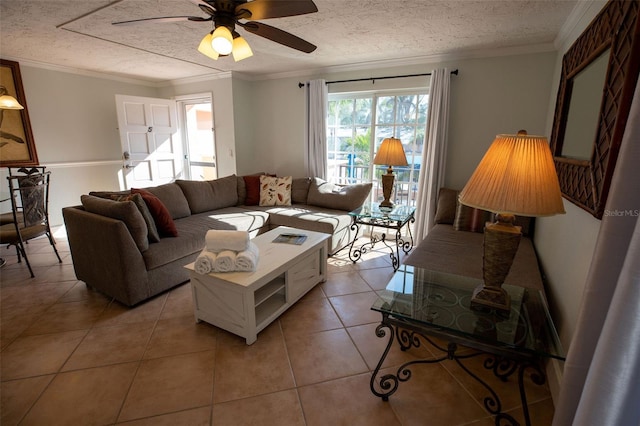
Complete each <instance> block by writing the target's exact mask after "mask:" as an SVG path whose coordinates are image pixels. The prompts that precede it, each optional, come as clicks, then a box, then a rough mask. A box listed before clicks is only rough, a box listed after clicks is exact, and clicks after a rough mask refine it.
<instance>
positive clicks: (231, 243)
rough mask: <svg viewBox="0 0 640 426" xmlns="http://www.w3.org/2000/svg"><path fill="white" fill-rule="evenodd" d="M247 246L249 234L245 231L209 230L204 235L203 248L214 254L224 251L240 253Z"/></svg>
mask: <svg viewBox="0 0 640 426" xmlns="http://www.w3.org/2000/svg"><path fill="white" fill-rule="evenodd" d="M248 245H249V233H248V232H247V231H225V230H217V229H210V230H208V231H207V234H206V235H205V247H206V248H207V250H209V251H212V252H215V253H219V252H221V251H224V250H233V251H242V250H246V249H247V246H248Z"/></svg>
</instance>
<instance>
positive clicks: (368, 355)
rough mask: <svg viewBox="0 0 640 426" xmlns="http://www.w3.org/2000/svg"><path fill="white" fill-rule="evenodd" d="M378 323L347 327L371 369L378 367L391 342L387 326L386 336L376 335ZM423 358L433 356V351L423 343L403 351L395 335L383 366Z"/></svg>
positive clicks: (385, 329) (384, 329) (397, 364)
mask: <svg viewBox="0 0 640 426" xmlns="http://www.w3.org/2000/svg"><path fill="white" fill-rule="evenodd" d="M378 325H379V323H372V324H364V325H359V326H356V327H349V328H347V332H348V333H349V335H350V336H351V339H352V340H353V341H354V342H355V344H356V347H357V348H358V351H359V352H360V354H361V355H362V357H363V358H364V360H365V361H366V363H367V365H368V366H369V369H370V370H373V369H375V368H376V366H377V365H378V362H379V361H380V358H381V357H382V354H383V352H384V350H385V348H386V347H387V343H388V342H389V336H390V334H389V329H388V328H386V327H383V328H382V330H383V331H384V332H385V333H386V334H385V336H384V337H377V336H376V328H377V327H378ZM423 358H424V359H432V358H433V356H432V354H431V352H430V351H429V350H427V349H426V348H425V346H424V345H421V346H420V347H419V348H411V349H409V350H407V351H402V350H400V345H399V344H398V343H397V340H396V338H395V337H394V339H393V344H392V345H391V347H390V349H389V353H388V354H387V356H386V358H385V360H384V363H383V365H382V366H383V368H384V367H389V366H399V365H401V364H403V363H405V362H408V361H413V360H415V359H423Z"/></svg>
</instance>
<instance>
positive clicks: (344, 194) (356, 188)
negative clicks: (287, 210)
mask: <svg viewBox="0 0 640 426" xmlns="http://www.w3.org/2000/svg"><path fill="white" fill-rule="evenodd" d="M371 187H372V184H371V183H358V184H354V185H347V186H340V185H335V184H333V183H329V182H327V181H325V180H324V179H320V178H315V179H314V180H313V182H311V184H310V185H309V195H308V196H307V204H310V205H312V206H319V207H326V208H329V209H336V210H345V211H352V210H355V209H357V208H358V207H360V206H362V204H363V203H364V202H365V201H366V199H367V197H368V196H369V193H370V192H371Z"/></svg>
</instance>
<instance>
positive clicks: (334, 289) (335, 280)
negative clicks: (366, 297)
mask: <svg viewBox="0 0 640 426" xmlns="http://www.w3.org/2000/svg"><path fill="white" fill-rule="evenodd" d="M371 290H372V288H371V287H369V285H368V284H367V282H366V281H365V280H363V279H362V277H361V276H360V275H359V274H358V272H357V271H351V272H341V273H338V274H331V275H329V277H328V278H327V282H325V283H323V284H322V291H324V294H326V295H327V297H332V296H340V295H343V294H353V293H363V292H367V291H371Z"/></svg>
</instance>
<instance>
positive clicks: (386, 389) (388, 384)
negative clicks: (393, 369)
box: [370, 317, 398, 401]
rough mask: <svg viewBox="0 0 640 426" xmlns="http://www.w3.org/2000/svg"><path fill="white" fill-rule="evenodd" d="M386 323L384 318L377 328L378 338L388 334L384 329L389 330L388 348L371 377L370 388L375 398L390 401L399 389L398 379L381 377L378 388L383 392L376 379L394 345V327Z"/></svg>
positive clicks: (388, 375)
mask: <svg viewBox="0 0 640 426" xmlns="http://www.w3.org/2000/svg"><path fill="white" fill-rule="evenodd" d="M384 321H385V318H384V317H383V320H382V323H381V324H380V325H378V326H377V327H376V336H378V337H384V336H386V335H387V332H386V331H385V330H384V328H388V329H389V341H388V342H387V347H386V348H385V350H384V352H383V353H382V357H381V358H380V361H378V365H376V368H375V370H373V374H372V375H371V382H370V386H371V392H373V394H374V395H375V396H378V397H380V398H382V400H383V401H388V400H389V396H390V395H392V394H393V393H394V392H395V391H396V390H397V389H398V378H397V377H396V376H394V375H393V374H385V375H383V376H382V377H380V382H379V384H378V387H379V388H380V390H381V391H380V392H379V391H378V390H377V389H376V377H377V375H378V373H379V372H380V369H381V368H382V364H383V363H384V360H385V359H386V358H387V355H388V354H389V350H390V349H391V345H392V344H393V336H394V334H395V330H394V328H393V326H391V325H389V324H386V323H385V322H384Z"/></svg>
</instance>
